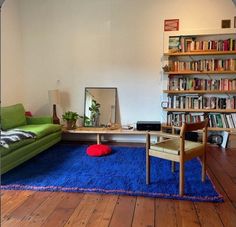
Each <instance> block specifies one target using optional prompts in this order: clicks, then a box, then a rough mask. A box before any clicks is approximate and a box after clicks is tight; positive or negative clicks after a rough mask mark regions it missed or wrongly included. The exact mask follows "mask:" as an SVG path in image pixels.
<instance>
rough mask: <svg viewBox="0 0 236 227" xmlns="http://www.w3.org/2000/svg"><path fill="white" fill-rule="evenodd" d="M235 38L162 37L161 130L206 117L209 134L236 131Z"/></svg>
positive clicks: (203, 36)
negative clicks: (162, 121)
mask: <svg viewBox="0 0 236 227" xmlns="http://www.w3.org/2000/svg"><path fill="white" fill-rule="evenodd" d="M235 35H236V32H235V31H233V32H229V33H227V34H223V33H221V32H220V33H219V34H217V33H212V34H209V33H206V34H205V33H204V32H203V33H199V34H197V33H196V32H195V33H193V34H191V33H190V34H187V33H185V34H180V33H177V34H174V33H171V34H169V35H166V37H164V54H163V55H164V57H163V70H164V71H163V74H164V75H166V77H165V76H164V77H163V81H164V82H165V83H166V84H165V87H166V88H167V89H163V93H164V97H165V95H166V99H167V101H166V102H167V108H163V111H164V112H165V113H166V114H167V115H166V116H167V117H166V123H163V125H162V127H163V128H165V129H168V128H169V129H171V128H180V127H181V125H182V123H183V122H197V121H200V120H203V119H204V118H205V117H208V118H209V120H210V124H209V130H210V131H235V130H236V39H235V37H236V36H235ZM164 99H165V98H164Z"/></svg>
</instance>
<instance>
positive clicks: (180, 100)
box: [168, 95, 236, 109]
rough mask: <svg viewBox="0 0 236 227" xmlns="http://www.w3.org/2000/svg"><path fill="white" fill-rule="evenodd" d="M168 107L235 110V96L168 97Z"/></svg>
mask: <svg viewBox="0 0 236 227" xmlns="http://www.w3.org/2000/svg"><path fill="white" fill-rule="evenodd" d="M168 107H169V108H174V109H179V108H181V109H236V96H232V97H227V98H222V97H215V96H211V97H205V96H204V97H203V96H200V95H170V96H168Z"/></svg>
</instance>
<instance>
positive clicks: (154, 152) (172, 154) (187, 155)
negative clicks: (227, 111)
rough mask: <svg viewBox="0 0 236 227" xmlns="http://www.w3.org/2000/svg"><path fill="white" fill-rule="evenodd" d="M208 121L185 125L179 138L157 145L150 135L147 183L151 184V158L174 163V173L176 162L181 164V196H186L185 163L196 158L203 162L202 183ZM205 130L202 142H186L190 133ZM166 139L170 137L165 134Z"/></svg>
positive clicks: (147, 144)
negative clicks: (186, 136)
mask: <svg viewBox="0 0 236 227" xmlns="http://www.w3.org/2000/svg"><path fill="white" fill-rule="evenodd" d="M207 125H208V119H206V120H205V121H202V122H198V123H184V124H183V126H182V127H181V131H180V135H179V137H178V138H171V139H167V140H164V141H161V142H158V143H156V144H151V143H150V133H147V138H146V139H147V140H146V183H147V184H149V183H150V156H154V157H158V158H162V159H166V160H170V161H172V171H174V164H175V162H179V166H180V168H179V170H180V171H179V180H180V182H179V194H180V195H181V196H182V195H183V194H184V163H185V162H186V161H188V160H191V159H193V158H196V157H200V158H201V161H202V181H203V182H204V181H205V177H206V143H207ZM200 129H202V130H203V136H202V142H192V141H188V140H185V134H186V133H188V132H190V131H195V130H200ZM165 137H168V136H167V135H166V134H165Z"/></svg>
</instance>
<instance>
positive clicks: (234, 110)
mask: <svg viewBox="0 0 236 227" xmlns="http://www.w3.org/2000/svg"><path fill="white" fill-rule="evenodd" d="M163 110H164V111H169V112H195V113H236V109H177V108H164V109H163Z"/></svg>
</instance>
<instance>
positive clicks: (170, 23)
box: [164, 19, 179, 32]
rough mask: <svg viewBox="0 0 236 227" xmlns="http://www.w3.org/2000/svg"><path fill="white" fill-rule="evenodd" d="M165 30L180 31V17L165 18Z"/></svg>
mask: <svg viewBox="0 0 236 227" xmlns="http://www.w3.org/2000/svg"><path fill="white" fill-rule="evenodd" d="M164 31H165V32H166V31H179V19H170V20H165V21H164Z"/></svg>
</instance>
